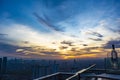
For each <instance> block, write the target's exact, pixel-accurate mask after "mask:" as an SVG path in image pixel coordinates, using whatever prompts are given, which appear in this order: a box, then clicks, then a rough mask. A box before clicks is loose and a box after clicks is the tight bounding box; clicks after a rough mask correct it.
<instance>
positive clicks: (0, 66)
mask: <svg viewBox="0 0 120 80" xmlns="http://www.w3.org/2000/svg"><path fill="white" fill-rule="evenodd" d="M1 71H2V58H0V74H1Z"/></svg>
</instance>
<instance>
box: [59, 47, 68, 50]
mask: <svg viewBox="0 0 120 80" xmlns="http://www.w3.org/2000/svg"><path fill="white" fill-rule="evenodd" d="M67 48H68V47H66V46H60V47H59V49H61V50H63V49H67Z"/></svg>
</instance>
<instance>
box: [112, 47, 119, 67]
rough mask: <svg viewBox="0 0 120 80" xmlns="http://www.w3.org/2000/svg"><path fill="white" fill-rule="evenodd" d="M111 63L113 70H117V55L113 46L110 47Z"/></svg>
mask: <svg viewBox="0 0 120 80" xmlns="http://www.w3.org/2000/svg"><path fill="white" fill-rule="evenodd" d="M111 62H112V66H113V69H118V54H117V52H116V50H115V46H114V45H112V52H111Z"/></svg>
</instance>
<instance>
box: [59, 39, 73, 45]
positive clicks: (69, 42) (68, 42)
mask: <svg viewBox="0 0 120 80" xmlns="http://www.w3.org/2000/svg"><path fill="white" fill-rule="evenodd" d="M61 44H66V45H68V46H73V45H72V44H73V42H71V41H65V40H64V41H62V42H61Z"/></svg>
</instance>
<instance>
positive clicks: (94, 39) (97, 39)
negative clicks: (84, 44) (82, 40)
mask: <svg viewBox="0 0 120 80" xmlns="http://www.w3.org/2000/svg"><path fill="white" fill-rule="evenodd" d="M88 39H90V40H93V41H102V39H100V38H88Z"/></svg>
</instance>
